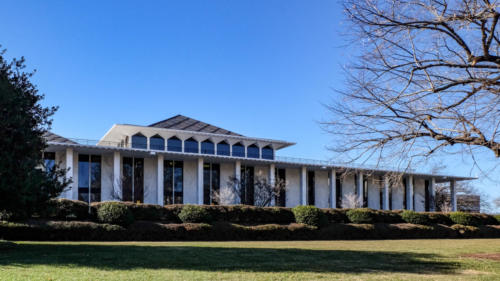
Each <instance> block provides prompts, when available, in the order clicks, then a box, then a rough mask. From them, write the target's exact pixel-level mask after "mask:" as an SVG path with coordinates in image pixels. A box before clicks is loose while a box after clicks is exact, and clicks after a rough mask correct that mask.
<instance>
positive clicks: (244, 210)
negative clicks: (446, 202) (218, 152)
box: [40, 199, 500, 226]
mask: <svg viewBox="0 0 500 281" xmlns="http://www.w3.org/2000/svg"><path fill="white" fill-rule="evenodd" d="M107 205H113V206H114V207H113V208H108V207H106V208H102V207H103V206H107ZM117 206H121V208H120V207H117ZM124 208H126V209H127V210H128V211H127V212H126V214H122V215H125V216H127V215H128V212H130V214H131V215H132V217H133V219H134V220H136V221H139V220H144V221H156V222H166V223H182V222H195V223H196V222H206V223H212V222H217V221H224V222H230V223H236V224H247V225H259V224H290V223H295V222H300V223H306V224H310V225H313V226H319V225H322V226H325V225H329V224H334V223H369V224H374V223H388V224H395V223H405V222H406V223H413V224H422V225H432V224H444V225H453V224H462V225H470V226H479V225H496V224H499V223H500V221H499V220H497V218H495V217H494V216H491V215H487V214H471V213H462V212H453V213H448V214H445V213H432V212H418V213H417V212H413V211H401V210H397V211H383V210H372V209H366V208H362V209H318V208H316V207H312V206H299V207H296V208H294V209H291V208H283V207H264V208H262V207H254V206H247V205H231V206H217V205H210V206H207V205H202V206H193V205H167V206H164V207H162V206H159V205H149V204H135V203H131V202H99V203H93V204H91V205H90V207H89V206H88V205H87V204H86V203H83V202H81V201H72V200H67V199H57V200H53V201H51V203H50V204H49V205H48V208H47V211H45V212H43V213H41V214H40V217H41V218H45V219H51V220H89V221H101V222H106V223H114V224H120V225H126V224H128V222H127V223H123V222H121V221H116V222H115V221H113V220H105V219H104V220H103V219H100V218H103V217H107V218H112V217H119V216H117V214H110V213H104V212H105V211H106V212H113V211H114V210H115V209H120V210H121V212H123V209H124ZM109 210H110V211H109ZM99 212H101V214H99ZM181 212H183V214H182V215H181ZM124 219H125V220H127V218H126V217H125V218H121V220H122V221H123V220H124Z"/></svg>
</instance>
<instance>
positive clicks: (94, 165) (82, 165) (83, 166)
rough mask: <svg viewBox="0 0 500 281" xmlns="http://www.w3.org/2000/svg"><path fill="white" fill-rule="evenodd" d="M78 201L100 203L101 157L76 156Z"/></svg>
mask: <svg viewBox="0 0 500 281" xmlns="http://www.w3.org/2000/svg"><path fill="white" fill-rule="evenodd" d="M78 200H81V201H84V202H88V203H91V202H99V201H101V156H99V155H87V154H80V155H78Z"/></svg>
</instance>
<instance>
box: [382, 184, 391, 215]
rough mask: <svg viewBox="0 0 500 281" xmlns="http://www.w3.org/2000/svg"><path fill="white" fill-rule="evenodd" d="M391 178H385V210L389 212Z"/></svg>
mask: <svg viewBox="0 0 500 281" xmlns="http://www.w3.org/2000/svg"><path fill="white" fill-rule="evenodd" d="M389 184H390V183H389V177H388V176H384V198H383V199H384V206H383V208H384V210H389V188H390V186H389Z"/></svg>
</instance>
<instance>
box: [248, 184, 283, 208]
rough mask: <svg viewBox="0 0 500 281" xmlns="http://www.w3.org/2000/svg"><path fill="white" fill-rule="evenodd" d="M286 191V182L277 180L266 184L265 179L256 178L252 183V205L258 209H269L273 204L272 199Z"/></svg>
mask: <svg viewBox="0 0 500 281" xmlns="http://www.w3.org/2000/svg"><path fill="white" fill-rule="evenodd" d="M285 189H286V182H285V181H284V180H283V179H277V180H275V181H274V182H268V181H267V179H266V178H263V177H257V178H256V179H255V182H254V198H255V201H254V205H255V206H258V207H269V206H271V205H272V203H273V198H277V197H278V196H279V195H280V194H281V193H282V192H283V191H284V190H285Z"/></svg>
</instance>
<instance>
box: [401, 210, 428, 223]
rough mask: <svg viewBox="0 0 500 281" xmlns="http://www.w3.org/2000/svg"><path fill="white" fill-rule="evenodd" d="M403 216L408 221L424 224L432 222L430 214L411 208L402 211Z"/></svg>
mask: <svg viewBox="0 0 500 281" xmlns="http://www.w3.org/2000/svg"><path fill="white" fill-rule="evenodd" d="M401 218H402V219H403V220H404V221H405V222H407V223H413V224H422V225H426V224H430V223H431V222H430V219H429V216H428V215H427V214H424V213H418V212H415V211H410V210H404V211H403V212H402V213H401Z"/></svg>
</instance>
